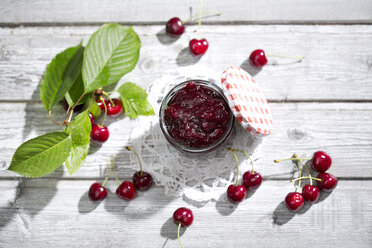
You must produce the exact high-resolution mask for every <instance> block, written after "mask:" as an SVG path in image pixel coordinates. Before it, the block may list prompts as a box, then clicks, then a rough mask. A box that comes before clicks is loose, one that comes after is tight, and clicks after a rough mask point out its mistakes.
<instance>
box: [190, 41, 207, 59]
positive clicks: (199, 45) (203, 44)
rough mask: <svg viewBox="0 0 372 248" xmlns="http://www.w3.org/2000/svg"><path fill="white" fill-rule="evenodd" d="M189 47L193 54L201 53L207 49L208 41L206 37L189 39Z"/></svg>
mask: <svg viewBox="0 0 372 248" xmlns="http://www.w3.org/2000/svg"><path fill="white" fill-rule="evenodd" d="M189 48H190V51H191V53H192V54H194V55H195V56H199V55H203V54H204V53H205V52H206V51H207V50H208V41H207V40H206V39H201V40H198V39H192V40H190V43H189Z"/></svg>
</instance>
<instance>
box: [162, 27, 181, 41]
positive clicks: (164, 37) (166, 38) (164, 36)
mask: <svg viewBox="0 0 372 248" xmlns="http://www.w3.org/2000/svg"><path fill="white" fill-rule="evenodd" d="M156 37H157V38H158V40H159V42H160V43H161V44H163V45H170V44H173V43H174V42H176V41H177V40H178V39H179V38H180V37H181V35H179V36H170V35H168V34H167V33H166V32H165V28H163V29H162V30H160V31H159V32H157V33H156Z"/></svg>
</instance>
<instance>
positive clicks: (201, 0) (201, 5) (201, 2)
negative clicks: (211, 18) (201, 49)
mask: <svg viewBox="0 0 372 248" xmlns="http://www.w3.org/2000/svg"><path fill="white" fill-rule="evenodd" d="M202 12H203V0H200V11H199V24H198V39H199V40H200V38H201V37H200V27H201V17H202Z"/></svg>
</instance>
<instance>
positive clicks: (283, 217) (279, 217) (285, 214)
mask: <svg viewBox="0 0 372 248" xmlns="http://www.w3.org/2000/svg"><path fill="white" fill-rule="evenodd" d="M295 215H296V213H294V212H291V211H290V210H288V208H287V206H286V205H285V203H284V201H282V202H281V203H280V204H279V205H278V206H277V207H276V208H275V210H274V212H273V215H272V220H273V223H274V224H276V225H280V226H281V225H284V224H286V223H287V222H288V221H290V220H291V219H292V218H293V217H294V216H295Z"/></svg>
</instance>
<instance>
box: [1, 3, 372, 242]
mask: <svg viewBox="0 0 372 248" xmlns="http://www.w3.org/2000/svg"><path fill="white" fill-rule="evenodd" d="M204 2H205V3H204V9H205V11H222V12H223V15H222V16H220V17H211V18H208V19H206V20H204V21H203V23H204V24H205V25H203V27H202V32H203V36H204V37H205V38H207V39H208V41H209V42H210V48H209V50H208V52H207V53H206V55H205V56H204V57H202V58H201V59H200V60H199V61H197V62H196V63H195V61H193V60H192V59H191V57H189V56H187V54H186V55H185V53H184V52H182V51H183V50H184V49H185V48H186V47H187V45H188V41H189V39H190V37H194V35H195V33H194V32H195V30H196V28H197V27H196V26H195V25H191V26H188V27H187V32H186V34H184V35H183V36H182V37H181V38H180V39H179V40H177V42H175V43H169V42H167V37H166V35H165V33H164V24H165V22H166V21H167V20H168V19H169V18H171V17H173V16H179V17H181V18H184V19H186V18H187V17H188V16H189V15H190V12H189V7H193V14H195V13H197V11H198V8H199V1H197V0H191V1H187V2H186V3H185V2H177V3H176V2H175V1H164V0H158V1H142V0H141V1H140V0H136V1H125V2H124V1H113V0H112V1H110V0H100V1H96V0H95V1H87V0H83V1H72V0H66V1H63V2H61V1H55V0H53V1H46V0H45V1H37V2H34V1H26V0H19V1H10V0H1V1H0V5H1V6H0V82H1V88H0V113H1V115H0V116H1V118H0V150H1V153H0V165H1V166H3V167H7V166H8V165H9V162H10V160H11V157H12V155H13V153H14V151H15V149H16V148H17V147H18V146H19V145H20V144H21V143H22V142H24V141H25V140H27V139H29V138H31V137H34V136H36V135H41V134H43V133H45V132H48V131H53V130H59V129H58V127H55V126H53V125H51V123H50V122H49V120H48V118H47V113H46V111H45V110H44V109H43V107H42V104H41V102H40V100H39V87H40V79H41V76H42V74H43V72H44V69H45V66H46V65H47V64H48V63H49V61H50V60H51V59H52V58H53V57H54V56H55V54H56V53H57V52H59V51H61V50H63V49H65V48H67V47H69V46H72V45H75V44H77V43H78V42H79V41H80V40H81V39H83V40H84V41H85V42H86V41H87V39H88V37H89V36H90V35H91V34H92V33H93V32H94V31H95V30H96V29H97V27H98V26H99V25H101V24H103V23H106V22H119V23H122V24H124V25H133V26H134V29H135V30H136V32H137V33H138V34H139V35H140V38H141V41H142V48H141V57H140V60H139V63H138V65H137V67H136V69H135V70H134V71H133V72H131V73H129V74H128V76H126V79H127V80H128V81H130V80H133V81H135V82H138V83H139V84H140V85H141V86H143V87H146V86H148V85H149V84H150V83H151V82H152V81H153V80H154V79H155V78H158V77H160V76H161V75H163V74H171V73H173V72H174V71H175V69H176V68H177V67H185V66H188V67H190V68H192V67H195V68H196V67H198V66H200V65H204V66H208V67H211V68H213V69H214V70H216V71H221V72H222V71H223V69H225V67H226V66H228V65H238V66H239V65H240V66H242V67H243V68H245V69H247V70H248V71H250V72H252V73H253V74H255V78H256V81H257V82H259V84H260V85H261V87H262V88H263V90H264V92H265V94H266V96H267V98H268V100H269V101H270V103H271V106H272V111H273V115H274V118H275V126H274V130H273V134H272V135H270V136H269V137H267V138H266V139H265V142H264V144H263V147H262V149H263V152H264V154H265V157H264V158H262V159H260V160H259V161H258V163H257V168H258V169H259V170H260V171H261V172H262V174H263V176H264V182H263V184H262V186H261V187H260V188H259V190H258V191H257V192H256V193H255V194H254V195H252V196H251V197H250V198H248V199H247V200H245V201H244V202H243V203H241V204H240V205H239V206H238V207H237V208H233V207H232V205H231V204H228V203H220V202H217V203H216V202H207V203H205V204H203V205H202V206H195V205H192V203H190V202H187V201H184V199H182V198H171V197H166V196H165V195H164V189H163V188H161V187H154V188H152V189H151V190H149V191H148V192H145V193H140V194H139V196H138V197H137V198H136V199H135V200H134V201H132V202H129V203H127V202H124V201H122V200H119V199H117V198H116V197H115V196H114V195H112V194H111V195H109V197H108V198H107V199H106V200H105V201H104V202H102V203H101V204H99V205H96V204H93V203H91V202H90V201H89V200H88V198H87V190H88V188H89V186H90V185H91V184H92V182H94V181H95V180H100V179H102V178H103V177H104V171H105V170H104V169H105V166H106V165H107V163H106V158H107V156H109V155H111V156H112V155H114V154H116V153H118V152H120V151H123V150H122V149H123V148H122V146H121V145H122V140H123V139H125V137H124V134H123V135H120V133H121V132H120V130H122V126H121V125H120V123H121V122H124V121H125V120H121V121H119V122H118V123H119V124H118V123H116V124H115V123H112V126H111V127H110V128H112V131H111V132H112V133H117V134H118V135H116V136H113V137H111V138H110V141H109V142H108V143H107V144H106V145H105V146H104V147H102V148H101V149H99V150H98V151H96V152H95V153H93V154H90V155H89V156H88V159H87V162H86V164H85V166H84V167H83V168H82V169H81V170H80V171H78V172H77V173H75V174H74V175H73V176H69V175H68V173H67V171H66V170H65V169H63V168H62V167H61V168H60V169H58V170H57V171H56V172H54V173H52V174H50V175H48V176H46V177H44V178H42V179H35V180H32V179H25V178H22V177H18V176H16V175H15V174H13V173H11V172H8V171H0V247H178V243H177V238H176V226H175V225H174V224H173V223H172V221H171V219H170V218H171V215H172V213H173V211H174V210H175V209H176V208H178V207H180V206H186V207H190V208H192V209H193V211H194V215H195V221H194V224H193V225H192V226H191V227H190V228H189V229H187V230H186V231H185V232H184V233H183V235H182V242H183V246H184V247H185V248H186V247H204V248H205V247H354V248H356V247H372V162H371V160H372V26H371V24H372V1H370V0H332V1H321V0H311V1H310V0H299V1H290V0H268V1H243V0H239V1H228V2H227V1H212V0H208V1H204ZM257 48H263V49H264V50H266V51H268V53H271V54H290V55H299V56H305V57H306V58H305V60H304V61H303V62H302V63H294V64H281V65H276V66H275V65H268V66H266V67H264V68H263V69H262V70H261V71H253V70H252V68H251V67H249V65H248V60H247V59H248V56H249V54H250V52H251V51H252V50H254V49H257ZM58 111H59V112H60V113H62V111H63V110H62V107H60V109H59V110H57V112H58ZM57 114H58V113H57ZM319 149H321V150H325V151H327V152H328V153H329V154H331V156H332V158H333V161H334V163H333V166H332V168H331V169H330V172H331V173H332V174H334V175H336V176H337V177H338V178H339V185H338V187H337V188H336V190H335V191H334V192H333V193H331V194H327V195H323V196H322V199H321V201H320V202H319V203H317V204H315V205H313V206H311V207H309V206H308V205H306V206H305V208H304V210H301V212H300V213H299V214H292V213H290V212H289V211H288V210H286V208H285V207H284V205H283V199H284V197H285V195H286V194H287V193H288V192H290V191H293V189H294V188H293V184H292V183H289V182H288V181H289V180H290V179H291V178H292V176H293V167H292V166H284V165H283V166H277V165H274V164H273V163H272V160H273V159H276V158H285V157H288V156H290V155H291V154H292V153H293V152H295V151H296V152H299V153H301V152H302V153H307V154H311V153H312V152H314V151H315V150H319ZM117 165H118V167H120V171H119V175H118V176H119V178H130V177H131V175H132V174H133V172H134V171H133V170H131V169H129V168H128V166H127V165H128V157H127V156H119V159H118V161H117ZM107 185H108V188H109V189H110V190H111V192H114V191H115V188H116V183H115V181H113V180H112V181H109V183H108V184H107Z"/></svg>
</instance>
